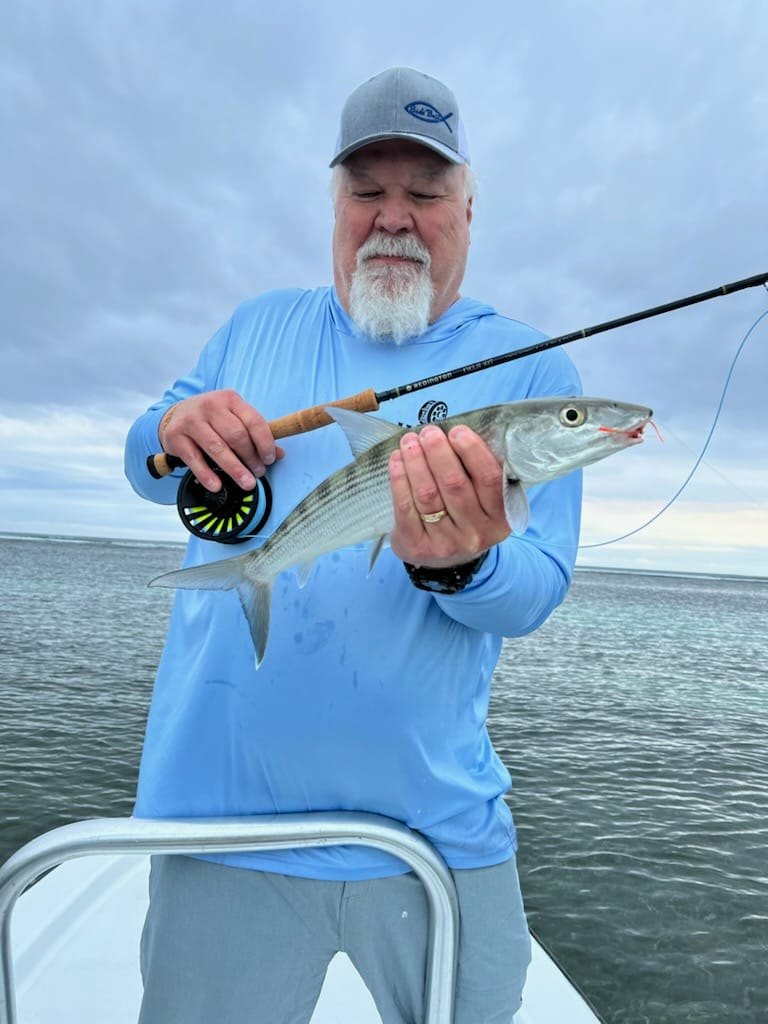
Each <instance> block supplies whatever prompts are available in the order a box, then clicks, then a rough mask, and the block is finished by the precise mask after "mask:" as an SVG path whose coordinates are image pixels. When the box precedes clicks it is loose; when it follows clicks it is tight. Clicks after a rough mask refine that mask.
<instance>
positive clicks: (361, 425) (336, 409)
mask: <svg viewBox="0 0 768 1024" xmlns="http://www.w3.org/2000/svg"><path fill="white" fill-rule="evenodd" d="M325 411H326V412H327V413H328V415H329V416H330V417H331V419H333V420H335V422H336V423H338V425H339V426H340V427H341V429H342V430H343V431H344V434H345V435H346V438H347V441H348V442H349V447H350V448H351V449H352V454H353V455H354V456H355V458H357V456H358V455H362V454H363V452H367V451H368V449H369V448H373V446H374V445H375V444H379V442H380V441H386V440H388V439H389V438H390V437H394V436H395V435H396V434H400V433H402V430H403V428H402V427H400V426H398V425H397V423H390V422H389V420H382V419H379V417H378V416H367V415H366V414H365V413H362V412H354V411H353V410H352V409H342V408H341V407H340V406H335V405H329V406H326V409H325Z"/></svg>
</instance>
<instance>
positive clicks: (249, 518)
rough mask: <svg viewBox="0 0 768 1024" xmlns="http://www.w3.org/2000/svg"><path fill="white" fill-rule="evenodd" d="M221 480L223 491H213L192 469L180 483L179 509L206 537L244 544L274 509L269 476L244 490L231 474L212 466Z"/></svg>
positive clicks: (184, 519)
mask: <svg viewBox="0 0 768 1024" xmlns="http://www.w3.org/2000/svg"><path fill="white" fill-rule="evenodd" d="M212 468H213V469H214V470H215V472H216V475H217V476H218V477H219V479H220V480H221V490H220V491H209V490H208V489H207V488H206V487H203V485H202V484H201V483H200V481H199V480H198V479H197V478H196V477H195V475H194V474H193V473H192V472H191V471H187V472H186V473H185V474H184V476H183V477H182V480H181V483H180V484H179V490H178V493H177V496H176V508H177V510H178V513H179V518H180V519H181V521H182V523H183V524H184V526H185V527H186V529H187V530H189V532H190V533H192V534H194V536H195V537H200V538H201V539H202V540H215V541H217V542H218V543H219V544H242V543H243V541H246V540H249V539H250V538H251V537H252V536H253V535H254V534H255V533H257V532H258V531H259V530H260V529H261V528H262V526H263V525H264V524H265V523H266V521H267V519H269V514H270V512H271V511H272V488H271V487H270V486H269V481H268V480H267V479H266V477H261V478H260V479H258V480H257V481H256V487H255V488H254V489H253V490H252V491H244V490H243V489H242V487H239V486H238V485H237V484H236V483H235V481H234V480H233V479H232V477H231V476H228V475H227V474H226V473H223V472H222V471H221V470H220V469H219V467H218V466H212Z"/></svg>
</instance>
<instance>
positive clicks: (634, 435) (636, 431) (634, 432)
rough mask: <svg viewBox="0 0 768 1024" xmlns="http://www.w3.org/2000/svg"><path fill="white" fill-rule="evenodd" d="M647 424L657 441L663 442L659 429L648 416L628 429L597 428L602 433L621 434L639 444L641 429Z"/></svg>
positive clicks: (641, 437) (641, 434)
mask: <svg viewBox="0 0 768 1024" xmlns="http://www.w3.org/2000/svg"><path fill="white" fill-rule="evenodd" d="M647 426H651V427H653V429H654V431H655V433H656V437H658V439H659V441H661V442H662V444H663V443H664V438H663V437H662V436H661V431H660V430H659V428H658V427H657V426H656V424H655V423H654V422H653V420H652V419H651V417H650V416H649V417H648V419H645V420H643V421H642V422H641V423H638V424H637V426H636V427H630V428H629V429H628V430H622V429H621V428H620V427H598V428H597V429H598V430H600V431H602V432H603V433H604V434H621V435H622V437H626V438H628V439H629V440H630V441H633V442H634V443H635V444H639V443H640V442H641V441H642V440H643V431H644V430H645V428H646V427H647Z"/></svg>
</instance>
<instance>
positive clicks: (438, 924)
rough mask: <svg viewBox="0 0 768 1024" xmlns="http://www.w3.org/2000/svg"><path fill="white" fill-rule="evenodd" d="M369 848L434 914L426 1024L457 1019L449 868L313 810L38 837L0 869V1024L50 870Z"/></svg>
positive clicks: (402, 839)
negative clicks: (38, 890)
mask: <svg viewBox="0 0 768 1024" xmlns="http://www.w3.org/2000/svg"><path fill="white" fill-rule="evenodd" d="M338 845H345V846H346V845H357V846H370V847H374V848H376V849H379V850H384V851H386V852H387V853H390V854H392V855H393V856H395V857H398V858H399V859H400V860H401V861H403V862H404V863H405V864H406V865H407V866H408V867H409V868H410V869H411V870H412V871H414V872H415V874H416V875H417V876H418V877H419V878H420V879H421V881H422V883H423V885H424V888H425V890H426V895H427V900H428V904H429V908H430V924H429V949H428V958H427V985H426V1008H425V1017H424V1021H425V1024H449V1022H450V1021H452V1020H453V1005H454V990H455V979H456V959H457V953H458V936H459V909H458V900H457V897H456V889H455V886H454V883H453V878H452V877H451V873H450V871H449V870H448V867H447V866H446V864H445V862H444V861H443V860H442V858H441V857H440V855H439V854H438V853H437V852H436V851H435V850H434V848H433V847H432V846H431V845H430V843H428V842H427V840H426V839H424V837H423V836H421V835H419V834H418V833H417V832H414V831H412V830H411V829H409V828H408V827H407V826H405V825H403V824H402V823H401V822H398V821H394V820H392V819H391V818H385V817H382V816H381V815H376V814H358V813H352V812H315V813H312V814H280V815H260V816H254V817H238V818H194V819H178V818H177V819H171V820H168V819H153V820H149V819H143V818H94V819H92V820H90V821H78V822H75V823H74V824H71V825H62V826H61V827H60V828H56V829H53V830H52V831H51V832H47V833H45V835H42V836H40V837H38V838H37V839H33V840H32V841H31V842H29V843H27V844H26V846H23V847H22V848H21V849H20V850H18V851H17V852H16V853H15V854H13V856H12V857H10V858H9V859H8V860H7V861H6V862H5V864H3V865H2V867H0V960H1V968H2V971H1V975H0V1024H17V1017H16V1001H15V994H14V982H13V960H12V950H11V920H12V914H13V908H14V906H15V904H16V900H17V899H18V897H19V896H20V895H21V894H22V893H23V892H24V890H25V889H26V888H27V887H28V886H29V885H31V884H32V883H33V882H34V881H35V880H36V879H38V878H39V877H40V876H41V875H42V874H43V873H44V872H46V871H48V870H50V869H51V868H54V867H58V866H59V865H60V864H62V863H64V862H65V861H68V860H73V859H74V858H77V857H87V856H89V855H98V854H137V855H144V856H146V855H147V854H201V853H203V854H204V853H232V852H234V851H241V852H242V851H245V850H283V849H291V848H292V849H295V848H300V847H309V846H338Z"/></svg>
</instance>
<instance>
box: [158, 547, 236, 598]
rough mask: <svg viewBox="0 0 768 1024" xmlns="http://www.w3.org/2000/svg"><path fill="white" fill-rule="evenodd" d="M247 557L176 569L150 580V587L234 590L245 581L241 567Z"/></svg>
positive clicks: (224, 559)
mask: <svg viewBox="0 0 768 1024" xmlns="http://www.w3.org/2000/svg"><path fill="white" fill-rule="evenodd" d="M248 557H249V556H248V555H238V557H237V558H223V559H220V560H219V561H218V562H206V563H205V564H204V565H194V566H192V567H191V568H189V569H176V570H175V572H166V573H163V575H162V576H156V577H155V578H154V579H153V580H150V582H149V586H150V587H178V588H179V589H180V590H234V589H235V587H238V586H239V585H240V584H241V583H242V581H243V580H244V579H245V574H244V572H243V567H244V565H245V562H246V559H247V558H248Z"/></svg>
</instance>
